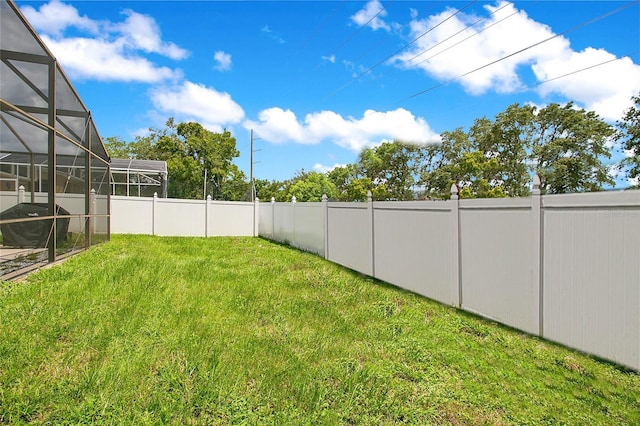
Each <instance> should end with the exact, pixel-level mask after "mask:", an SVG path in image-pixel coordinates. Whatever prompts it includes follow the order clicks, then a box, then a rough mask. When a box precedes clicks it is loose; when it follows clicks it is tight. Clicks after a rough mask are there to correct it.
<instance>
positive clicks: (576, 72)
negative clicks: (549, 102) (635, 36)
mask: <svg viewBox="0 0 640 426" xmlns="http://www.w3.org/2000/svg"><path fill="white" fill-rule="evenodd" d="M638 53H640V50H636V51H635V52H631V53H629V54H626V55H623V56H621V57H619V58H618V57H615V58H613V59H608V60H606V61H602V62H599V63H597V64H594V65H589V66H588V67H584V68H580V69H578V70H575V71H571V72H568V73H566V74H562V75H559V76H557V77H553V78H549V79H547V80H544V81H541V82H539V83H538V84H536V85H535V86H531V87H529V88H527V89H526V90H528V89H531V88H533V87H538V86H542V85H543V84H546V83H549V82H552V81H555V80H559V79H561V78H564V77H569V76H571V75H574V74H578V73H581V72H583V71H588V70H590V69H593V68H597V67H599V66H602V65H606V64H609V63H611V62H615V61H619V60H621V59H624V58H626V57H630V56H632V55H635V54H638ZM524 90H525V89H523V90H521V91H524Z"/></svg>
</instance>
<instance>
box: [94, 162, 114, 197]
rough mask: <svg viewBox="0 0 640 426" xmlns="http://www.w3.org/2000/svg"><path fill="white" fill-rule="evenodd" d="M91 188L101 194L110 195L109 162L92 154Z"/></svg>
mask: <svg viewBox="0 0 640 426" xmlns="http://www.w3.org/2000/svg"><path fill="white" fill-rule="evenodd" d="M91 189H92V190H94V191H95V192H96V194H99V195H109V193H110V191H111V188H110V187H109V164H108V163H105V161H104V160H102V159H100V158H97V157H95V156H92V158H91Z"/></svg>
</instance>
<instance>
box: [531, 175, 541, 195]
mask: <svg viewBox="0 0 640 426" xmlns="http://www.w3.org/2000/svg"><path fill="white" fill-rule="evenodd" d="M541 184H542V181H541V180H540V176H539V175H538V174H537V173H536V174H535V175H533V191H534V192H535V191H540V185H541Z"/></svg>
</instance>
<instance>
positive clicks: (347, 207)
mask: <svg viewBox="0 0 640 426" xmlns="http://www.w3.org/2000/svg"><path fill="white" fill-rule="evenodd" d="M452 190H453V193H452V198H451V200H449V201H408V202H372V201H371V200H369V202H366V203H339V202H328V201H327V200H324V201H323V202H321V203H296V202H292V203H274V202H272V203H271V204H267V203H264V204H263V205H262V206H261V208H260V214H259V230H260V232H259V233H260V235H261V236H263V237H265V238H270V239H273V240H277V241H281V242H287V243H289V244H291V245H292V246H295V247H298V248H301V249H304V250H308V251H311V252H314V253H317V254H320V255H322V256H324V257H325V258H326V259H328V260H331V261H333V262H336V263H338V264H341V265H344V266H347V267H349V268H351V269H354V270H356V271H359V272H362V273H364V274H367V275H370V276H373V277H375V278H378V279H380V280H383V281H386V282H388V283H391V284H394V285H397V286H399V287H402V288H405V289H408V290H410V291H412V292H415V293H418V294H421V295H423V296H426V297H428V298H431V299H434V300H437V301H439V302H442V303H445V304H448V305H452V306H456V307H459V308H461V309H464V310H466V311H470V312H473V313H476V314H479V315H481V316H484V317H486V318H490V319H493V320H496V321H498V322H500V323H503V324H506V325H509V326H511V327H515V328H517V329H520V330H523V331H526V332H528V333H531V334H535V335H539V336H542V337H544V338H546V339H549V340H552V341H556V342H559V343H562V344H564V345H566V346H569V347H573V348H575V349H578V350H581V351H584V352H587V353H591V354H594V355H596V356H599V357H602V358H605V359H608V360H611V361H614V362H616V363H619V364H621V365H624V366H627V367H630V368H633V369H635V370H640V252H639V247H640V191H638V190H629V191H616V192H600V193H589V194H567V195H545V196H541V195H540V191H539V189H538V188H537V186H536V187H534V191H533V192H534V193H533V195H532V196H531V197H529V198H507V199H473V200H459V199H458V195H457V189H456V188H455V187H453V188H452Z"/></svg>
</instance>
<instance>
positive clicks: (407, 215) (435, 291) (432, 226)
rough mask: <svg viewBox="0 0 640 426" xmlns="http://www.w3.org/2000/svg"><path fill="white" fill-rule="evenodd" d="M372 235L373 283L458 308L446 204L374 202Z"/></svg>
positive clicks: (449, 210)
mask: <svg viewBox="0 0 640 426" xmlns="http://www.w3.org/2000/svg"><path fill="white" fill-rule="evenodd" d="M374 232H375V239H374V243H375V250H374V252H375V274H376V278H379V279H381V280H383V281H386V282H389V283H393V284H395V285H398V286H399V287H402V288H404V289H407V290H410V291H413V292H415V293H418V294H421V295H423V296H426V297H429V298H431V299H435V300H438V301H440V302H442V303H445V304H447V305H457V303H458V301H457V297H456V294H455V293H456V292H455V288H454V286H457V283H454V278H453V276H452V273H451V271H452V270H453V267H454V265H453V262H456V259H453V256H452V247H451V241H452V235H451V208H450V206H449V203H447V202H445V201H433V202H411V201H408V202H387V203H374ZM332 237H333V235H332Z"/></svg>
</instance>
